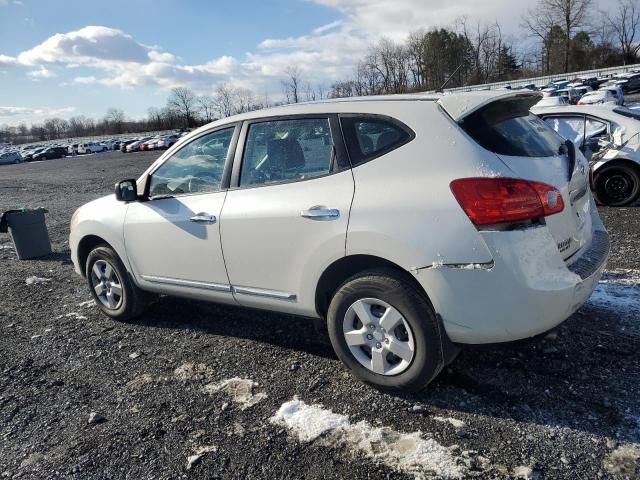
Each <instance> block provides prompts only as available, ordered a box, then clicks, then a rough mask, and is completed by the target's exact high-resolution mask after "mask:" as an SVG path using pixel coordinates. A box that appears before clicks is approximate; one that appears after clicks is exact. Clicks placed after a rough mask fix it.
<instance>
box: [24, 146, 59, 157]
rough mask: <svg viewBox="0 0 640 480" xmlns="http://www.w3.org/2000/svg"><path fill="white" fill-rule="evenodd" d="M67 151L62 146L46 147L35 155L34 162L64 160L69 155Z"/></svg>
mask: <svg viewBox="0 0 640 480" xmlns="http://www.w3.org/2000/svg"><path fill="white" fill-rule="evenodd" d="M67 153H68V152H67V149H66V148H65V147H60V146H52V147H46V148H44V149H43V150H41V151H40V152H38V153H36V154H34V155H33V157H32V160H52V159H54V158H62V157H64V156H66V155H67Z"/></svg>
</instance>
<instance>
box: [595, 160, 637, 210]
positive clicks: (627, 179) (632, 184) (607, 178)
mask: <svg viewBox="0 0 640 480" xmlns="http://www.w3.org/2000/svg"><path fill="white" fill-rule="evenodd" d="M593 195H594V197H595V199H596V201H597V202H598V203H599V204H600V205H608V206H611V207H622V206H624V205H629V204H631V203H633V202H635V201H636V200H637V199H638V197H640V173H639V169H637V168H634V167H632V166H630V165H625V164H617V165H611V166H605V167H603V168H602V169H600V170H599V171H598V172H597V173H596V177H595V179H594V191H593Z"/></svg>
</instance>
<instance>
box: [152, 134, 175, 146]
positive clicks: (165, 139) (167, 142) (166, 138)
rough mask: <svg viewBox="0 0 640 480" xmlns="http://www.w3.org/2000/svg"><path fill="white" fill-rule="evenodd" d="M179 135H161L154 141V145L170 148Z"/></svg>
mask: <svg viewBox="0 0 640 480" xmlns="http://www.w3.org/2000/svg"><path fill="white" fill-rule="evenodd" d="M179 138H180V137H179V136H178V135H163V136H162V137H160V139H159V140H158V142H157V143H156V147H157V148H159V149H167V148H170V147H172V146H173V145H174V143H176V142H177V141H178V139H179Z"/></svg>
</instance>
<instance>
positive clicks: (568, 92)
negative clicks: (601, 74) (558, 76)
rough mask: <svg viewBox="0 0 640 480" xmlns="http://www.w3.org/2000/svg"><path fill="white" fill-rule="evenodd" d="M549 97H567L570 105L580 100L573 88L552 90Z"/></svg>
mask: <svg viewBox="0 0 640 480" xmlns="http://www.w3.org/2000/svg"><path fill="white" fill-rule="evenodd" d="M550 96H551V97H567V99H568V100H569V103H570V104H571V105H575V104H577V103H578V100H580V97H581V96H582V95H580V94H579V93H578V91H577V90H576V89H575V88H560V89H558V90H556V91H555V92H553V93H552V94H551V95H550Z"/></svg>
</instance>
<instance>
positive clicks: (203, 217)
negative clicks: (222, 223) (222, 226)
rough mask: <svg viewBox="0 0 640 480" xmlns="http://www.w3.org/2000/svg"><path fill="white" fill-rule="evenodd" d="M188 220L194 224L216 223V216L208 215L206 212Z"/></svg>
mask: <svg viewBox="0 0 640 480" xmlns="http://www.w3.org/2000/svg"><path fill="white" fill-rule="evenodd" d="M189 220H191V221H192V222H194V223H216V216H215V215H210V214H208V213H206V212H200V213H198V214H196V215H194V216H193V217H191V218H190V219H189Z"/></svg>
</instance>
